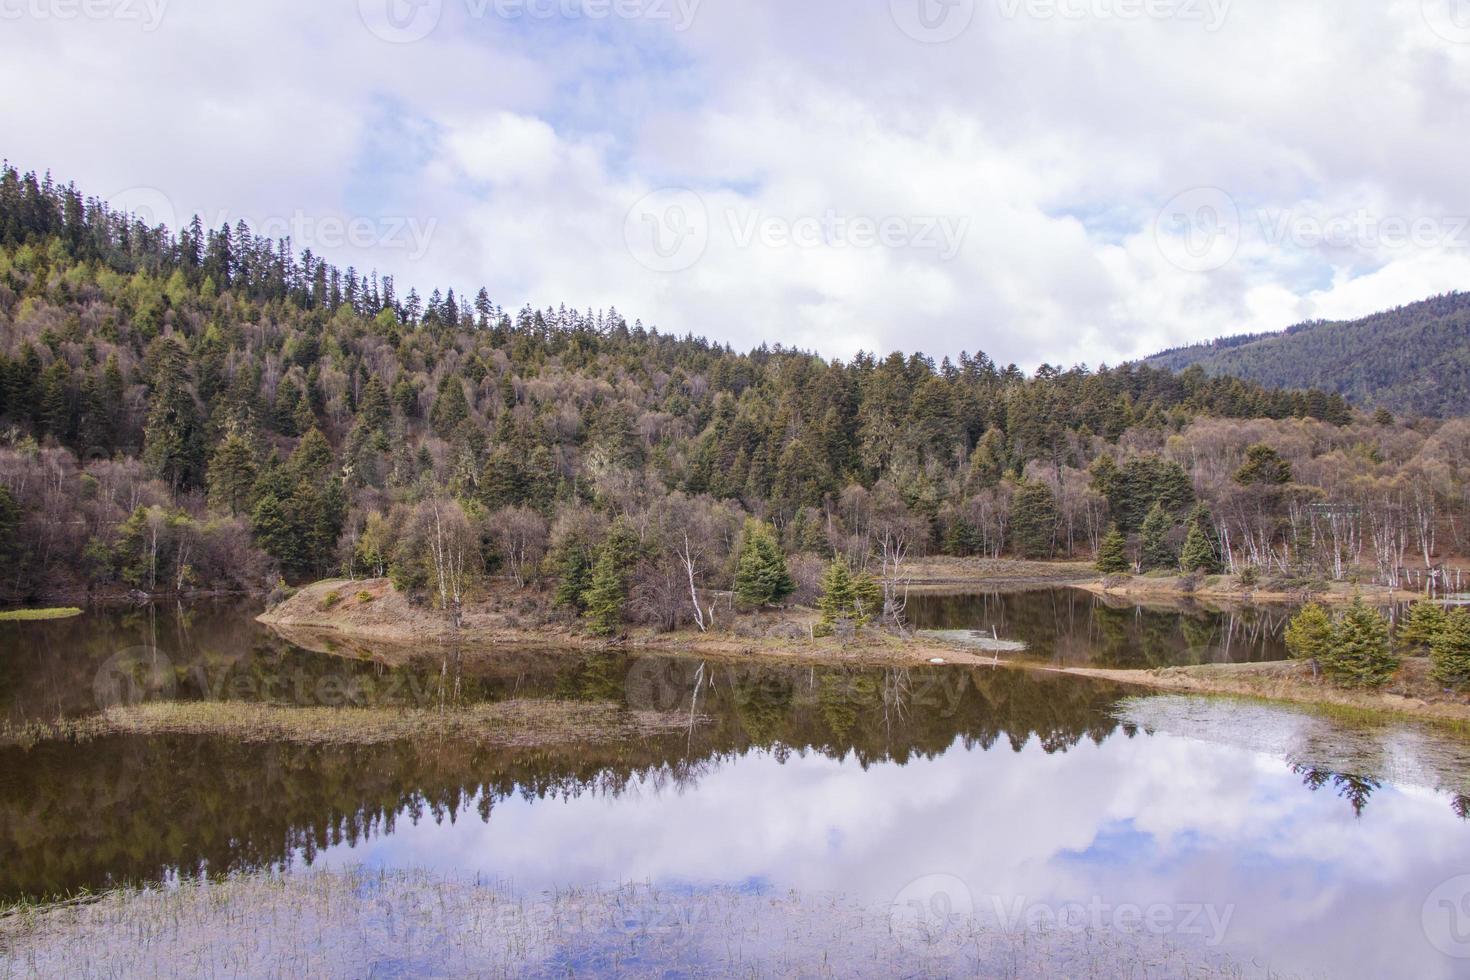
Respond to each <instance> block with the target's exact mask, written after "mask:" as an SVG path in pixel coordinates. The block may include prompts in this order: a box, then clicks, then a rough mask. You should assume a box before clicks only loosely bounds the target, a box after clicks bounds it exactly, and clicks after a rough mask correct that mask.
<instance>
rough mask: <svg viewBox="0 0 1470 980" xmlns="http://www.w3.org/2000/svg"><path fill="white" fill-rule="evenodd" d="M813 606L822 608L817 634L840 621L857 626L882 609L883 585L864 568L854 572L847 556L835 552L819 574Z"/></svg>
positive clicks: (829, 630) (829, 628)
mask: <svg viewBox="0 0 1470 980" xmlns="http://www.w3.org/2000/svg"><path fill="white" fill-rule="evenodd" d="M817 608H818V609H820V610H821V612H822V618H821V621H820V622H819V624H818V626H817V630H816V632H817V634H818V635H820V636H829V635H831V634H832V632H833V631H834V630H835V628H836V626H837V624H838V623H841V622H847V623H851V624H852V625H853V626H854V627H856V628H861V627H863V626H866V625H868V624H869V623H870V622H872V621H873V619H874V618H876V617H877V616H878V615H879V613H881V612H882V611H883V589H882V587H881V586H880V585H879V584H878V582H877V580H875V579H874V578H873V576H871V575H869V574H868V573H867V572H860V573H856V574H854V573H853V571H852V567H851V566H850V565H848V563H847V559H846V558H843V557H841V556H839V557H837V558H834V559H832V563H831V564H830V565H828V566H827V571H826V573H825V574H823V576H822V595H821V598H820V599H819V600H818V601H817Z"/></svg>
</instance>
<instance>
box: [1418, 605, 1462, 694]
mask: <svg viewBox="0 0 1470 980" xmlns="http://www.w3.org/2000/svg"><path fill="white" fill-rule="evenodd" d="M1420 605H1423V603H1420ZM1429 653H1430V656H1431V657H1433V658H1434V668H1433V674H1434V679H1435V680H1437V681H1439V682H1440V683H1441V684H1444V685H1446V686H1448V687H1453V688H1456V689H1458V688H1463V687H1466V686H1467V685H1470V612H1466V611H1465V610H1464V609H1456V610H1455V611H1454V612H1453V613H1451V614H1450V615H1448V616H1444V617H1443V626H1441V627H1440V630H1439V632H1438V633H1436V634H1435V636H1434V639H1432V640H1431V641H1430V643H1429Z"/></svg>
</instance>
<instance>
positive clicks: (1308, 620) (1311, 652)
mask: <svg viewBox="0 0 1470 980" xmlns="http://www.w3.org/2000/svg"><path fill="white" fill-rule="evenodd" d="M1332 629H1333V626H1332V617H1331V616H1329V615H1327V610H1326V609H1324V608H1322V606H1320V605H1319V604H1317V603H1315V602H1310V603H1308V604H1307V605H1305V606H1303V607H1302V608H1301V611H1299V612H1298V613H1297V614H1296V615H1295V616H1293V617H1292V618H1291V622H1289V623H1287V624H1286V649H1287V652H1288V653H1290V654H1291V655H1292V657H1293V658H1294V659H1296V660H1305V661H1307V662H1309V663H1311V665H1312V670H1313V671H1314V672H1315V671H1316V669H1317V668H1318V666H1319V665H1320V664H1321V662H1322V659H1323V658H1324V657H1325V656H1327V653H1328V651H1329V650H1331V648H1332Z"/></svg>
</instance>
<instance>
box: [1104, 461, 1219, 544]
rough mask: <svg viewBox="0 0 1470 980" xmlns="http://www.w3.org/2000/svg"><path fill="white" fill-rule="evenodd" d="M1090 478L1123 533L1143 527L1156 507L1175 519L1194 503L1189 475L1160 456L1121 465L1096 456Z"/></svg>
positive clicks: (1177, 465) (1192, 487)
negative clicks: (1104, 499) (1105, 499)
mask: <svg viewBox="0 0 1470 980" xmlns="http://www.w3.org/2000/svg"><path fill="white" fill-rule="evenodd" d="M1091 477H1092V480H1091V484H1092V489H1093V490H1094V491H1096V492H1097V493H1100V494H1102V495H1103V496H1104V497H1106V498H1107V499H1108V511H1109V513H1111V514H1112V516H1113V520H1114V521H1115V522H1116V523H1117V525H1118V527H1119V529H1120V530H1122V531H1123V532H1124V533H1125V534H1130V533H1132V532H1134V531H1137V530H1139V529H1140V528H1142V527H1143V521H1144V518H1145V517H1147V516H1148V513H1149V511H1151V510H1152V509H1153V508H1154V507H1155V506H1161V507H1163V508H1164V510H1165V511H1166V512H1167V513H1168V514H1170V515H1171V516H1176V517H1177V516H1179V515H1181V514H1183V513H1184V511H1185V510H1186V509H1188V507H1189V506H1190V505H1191V504H1193V503H1194V500H1195V494H1194V486H1193V484H1191V483H1190V480H1189V474H1188V473H1186V472H1185V471H1184V468H1183V467H1182V466H1180V465H1179V464H1178V463H1176V462H1174V461H1173V460H1168V459H1164V458H1163V457H1162V456H1153V455H1144V456H1132V457H1130V458H1129V459H1127V460H1126V461H1125V462H1124V463H1123V465H1122V466H1119V465H1118V464H1117V462H1116V461H1115V460H1114V459H1113V458H1112V457H1111V456H1099V457H1098V458H1097V460H1096V462H1094V463H1093V465H1092V471H1091Z"/></svg>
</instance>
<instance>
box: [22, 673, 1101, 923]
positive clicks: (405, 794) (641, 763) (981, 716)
mask: <svg viewBox="0 0 1470 980" xmlns="http://www.w3.org/2000/svg"><path fill="white" fill-rule="evenodd" d="M247 654H248V655H247V656H246V657H245V658H244V660H243V661H242V664H252V663H256V662H257V660H258V659H259V654H258V651H249V650H247ZM275 655H276V654H275V653H272V654H271V656H275ZM290 656H291V657H301V658H307V659H309V658H310V657H312V656H313V655H308V654H304V653H301V652H300V651H297V652H295V653H293V654H291V655H290ZM316 660H317V661H321V662H324V663H326V664H331V663H332V662H333V658H329V657H321V656H316ZM268 662H279V661H268ZM292 662H294V661H292ZM533 663H534V661H533ZM339 665H340V662H339ZM352 666H353V667H354V668H357V667H361V669H363V670H367V671H381V670H385V669H386V668H383V667H382V665H374V664H361V665H359V664H353V665H352ZM460 666H461V669H456V665H455V662H454V660H453V659H452V658H451V659H445V658H443V657H440V658H439V659H438V660H437V661H434V660H432V659H430V660H429V661H427V662H425V663H424V664H423V665H422V666H421V668H417V669H421V670H422V671H423V673H424V675H425V676H426V677H427V678H430V679H433V680H437V681H440V682H441V683H442V684H443V685H453V684H455V683H459V684H460V685H461V695H462V697H464V696H467V695H465V694H464V692H465V691H470V692H474V691H476V690H478V689H477V688H476V684H477V683H479V684H482V686H485V687H487V688H493V690H494V693H495V694H496V695H497V696H505V695H507V694H515V693H519V694H521V695H524V694H525V693H526V691H528V690H542V691H545V692H546V693H547V694H553V693H561V694H562V695H563V696H571V697H596V696H603V695H610V696H612V698H613V700H617V701H621V700H622V699H624V698H627V699H628V703H629V706H630V707H633V708H638V709H640V710H642V709H647V708H654V707H657V708H659V709H661V710H683V711H688V710H689V708H690V704H691V702H692V695H693V692H694V690H695V685H696V684H698V685H699V686H700V688H699V700H698V713H699V715H700V716H701V717H702V718H703V719H704V720H703V721H702V722H701V723H700V724H699V725H697V726H695V727H694V728H693V729H692V730H691V731H690V732H689V733H688V735H687V736H686V735H684V734H679V735H674V736H665V737H658V738H651V739H644V740H638V741H633V742H627V743H613V744H601V745H595V746H541V747H536V748H530V749H505V748H494V747H479V746H471V745H463V744H459V743H455V742H443V741H433V742H426V743H424V744H414V743H393V744H388V745H375V746H308V745H289V744H266V745H261V744H239V743H234V742H231V741H229V740H227V739H217V738H188V737H181V736H173V737H162V738H151V739H150V738H139V737H117V738H107V739H102V740H98V741H95V742H91V743H88V744H86V745H81V746H75V745H66V744H57V743H49V744H41V745H38V746H36V747H35V748H32V749H30V750H21V749H4V750H0V853H4V854H6V855H8V858H7V860H6V862H4V863H3V865H0V893H4V894H16V893H29V894H56V893H59V892H65V891H70V890H75V889H76V888H79V887H83V886H87V887H98V886H102V885H106V884H110V883H116V882H120V881H130V880H132V881H153V880H158V879H159V878H161V877H163V876H165V875H167V874H168V873H170V872H178V873H182V874H196V873H199V872H202V871H205V870H209V871H212V872H225V871H231V870H240V869H259V868H270V867H281V866H284V865H286V864H288V863H290V862H291V861H292V860H293V856H296V855H299V856H300V860H304V861H306V862H308V863H309V862H310V861H311V860H313V858H314V857H315V855H316V854H317V853H318V852H319V851H320V850H322V849H323V848H325V847H328V846H331V845H334V844H342V843H354V842H357V841H361V840H365V839H368V838H371V837H374V836H377V835H380V834H384V833H391V832H392V830H393V829H394V827H395V826H396V825H397V824H398V823H399V822H400V821H402V820H409V821H411V822H415V823H416V822H418V821H421V820H425V819H432V820H434V821H436V822H444V821H446V820H447V821H450V822H454V821H457V820H460V819H465V818H466V817H467V816H469V815H470V814H473V815H475V816H478V817H479V818H480V819H482V820H489V819H490V818H491V816H492V814H493V811H494V808H495V805H496V803H497V802H499V801H501V800H504V799H506V798H508V797H510V796H512V795H514V796H517V797H520V798H523V799H541V798H569V797H576V796H581V795H583V794H589V793H591V794H601V795H611V796H615V795H618V794H620V793H622V792H624V791H625V790H626V789H627V788H628V787H629V786H630V785H633V784H635V783H636V784H637V785H639V786H648V787H653V788H655V789H658V788H661V787H687V786H691V785H693V784H694V783H695V782H696V781H697V780H698V779H699V777H700V776H701V775H702V774H704V773H706V772H709V771H711V770H712V769H714V768H716V767H718V766H719V765H721V764H722V763H723V762H725V761H727V760H730V759H734V758H737V757H739V756H740V755H742V754H744V753H746V752H748V751H751V750H753V749H756V750H765V751H770V752H771V753H772V754H773V755H774V756H775V757H776V758H778V759H784V758H785V757H786V756H787V755H788V754H789V753H791V752H799V753H808V752H817V753H821V754H823V755H827V756H830V757H834V758H835V757H846V756H852V757H853V758H855V759H856V760H857V761H858V762H859V763H860V764H861V765H864V766H867V765H871V764H874V763H878V762H884V761H892V762H895V763H899V764H903V763H906V762H908V761H909V760H911V759H914V758H933V757H936V756H938V755H940V754H942V753H943V752H945V751H946V750H948V749H949V748H950V747H951V746H953V745H954V744H955V742H956V740H960V741H962V742H963V743H964V744H966V745H968V746H978V747H983V748H989V747H992V746H994V745H995V744H996V743H997V742H998V741H999V740H1000V739H1001V738H1005V739H1007V740H1008V741H1009V742H1010V743H1011V744H1012V745H1013V746H1014V747H1016V748H1017V749H1019V748H1020V747H1022V746H1024V745H1025V744H1026V743H1028V742H1029V741H1030V740H1031V739H1032V738H1035V739H1037V740H1038V741H1039V743H1040V745H1041V746H1042V747H1043V748H1044V749H1045V750H1046V751H1048V752H1057V751H1065V750H1066V749H1067V748H1069V747H1071V746H1072V745H1075V744H1076V743H1077V742H1078V741H1080V740H1081V739H1084V738H1090V739H1092V740H1094V741H1101V740H1102V739H1104V738H1106V737H1107V735H1108V734H1109V733H1110V732H1112V731H1113V730H1114V729H1115V728H1116V723H1115V722H1113V721H1112V718H1111V714H1110V708H1111V706H1112V704H1113V703H1115V702H1116V700H1117V697H1118V693H1117V691H1116V690H1115V689H1113V688H1111V687H1110V686H1108V685H1101V684H1094V683H1088V682H1081V681H1078V680H1077V679H1075V678H1065V677H1055V678H1043V677H1032V676H1031V675H1028V674H1025V673H1023V672H1019V671H1011V670H993V669H990V668H976V669H974V670H964V669H959V668H946V669H942V670H941V669H915V670H893V669H888V670H875V669H855V668H854V669H840V668H820V667H819V668H809V667H803V668H784V667H773V666H770V665H765V666H760V665H748V666H747V665H743V664H724V665H713V666H706V668H705V670H704V672H703V673H702V674H701V672H700V666H701V665H700V664H699V663H698V662H695V661H690V660H661V659H656V658H628V657H626V656H623V655H619V654H595V655H588V656H564V657H559V658H554V659H550V660H548V661H547V662H546V663H545V666H544V667H542V668H541V669H540V670H539V671H538V670H536V669H533V668H531V667H527V669H526V670H525V671H523V672H522V673H520V674H517V675H515V676H513V677H506V676H500V675H495V676H494V677H492V678H490V679H488V680H486V679H481V680H479V681H477V680H476V679H475V678H474V677H473V670H472V669H471V668H463V665H460ZM261 669H264V668H261ZM389 673H392V672H391V671H390V672H389ZM461 675H463V676H461ZM640 678H641V679H642V680H640ZM635 681H636V682H638V683H640V684H643V685H644V689H645V690H647V691H654V692H655V694H654V695H653V696H654V697H656V698H659V699H667V700H669V701H670V702H671V703H670V704H669V705H667V706H665V705H661V704H660V705H643V704H636V703H632V701H633V699H634V691H633V689H632V688H633V685H634V683H635ZM425 683H429V681H428V680H426V681H425ZM625 684H626V685H627V687H626V689H625ZM443 689H444V688H441V690H443ZM451 689H452V688H451ZM640 696H641V695H640Z"/></svg>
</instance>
